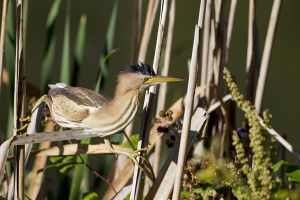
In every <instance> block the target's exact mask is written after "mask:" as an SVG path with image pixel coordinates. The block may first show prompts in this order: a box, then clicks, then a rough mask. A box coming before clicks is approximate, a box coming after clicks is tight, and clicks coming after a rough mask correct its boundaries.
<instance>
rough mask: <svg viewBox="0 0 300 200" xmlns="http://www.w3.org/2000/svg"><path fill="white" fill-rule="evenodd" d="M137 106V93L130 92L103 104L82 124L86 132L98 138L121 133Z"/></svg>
mask: <svg viewBox="0 0 300 200" xmlns="http://www.w3.org/2000/svg"><path fill="white" fill-rule="evenodd" d="M138 106H139V91H138V90H132V91H129V92H127V93H126V94H124V95H121V96H115V97H114V99H112V100H111V101H109V102H108V103H106V104H104V105H103V106H102V107H101V108H99V109H98V110H97V111H95V112H94V113H92V114H91V115H90V116H89V117H87V118H85V119H84V120H83V121H82V123H83V124H84V126H85V127H87V130H89V131H90V132H93V133H95V134H99V135H100V136H108V135H112V134H114V133H117V132H120V131H122V130H123V129H124V128H126V126H128V124H129V123H130V122H131V121H132V120H133V118H134V116H135V114H136V112H137V109H138Z"/></svg>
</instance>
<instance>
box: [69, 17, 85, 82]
mask: <svg viewBox="0 0 300 200" xmlns="http://www.w3.org/2000/svg"><path fill="white" fill-rule="evenodd" d="M85 32H86V15H82V16H81V17H80V22H79V27H78V31H77V37H76V43H75V51H74V67H73V68H74V69H73V75H72V77H71V78H72V83H71V85H73V86H76V85H77V81H78V74H79V70H80V68H81V67H82V60H83V54H84V44H85Z"/></svg>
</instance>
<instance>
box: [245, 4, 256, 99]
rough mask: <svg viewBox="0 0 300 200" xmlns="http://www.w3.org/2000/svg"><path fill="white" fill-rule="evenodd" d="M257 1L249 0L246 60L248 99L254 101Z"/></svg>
mask: <svg viewBox="0 0 300 200" xmlns="http://www.w3.org/2000/svg"><path fill="white" fill-rule="evenodd" d="M255 10H256V3H255V0H249V17H248V46H247V60H246V74H247V78H246V99H248V100H250V101H251V102H253V98H254V94H253V92H254V84H255V81H254V76H255V66H254V56H255V54H254V45H255V41H254V39H255V37H254V26H255V23H256V22H255V15H256V12H255ZM256 39H257V38H256Z"/></svg>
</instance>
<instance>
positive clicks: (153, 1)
mask: <svg viewBox="0 0 300 200" xmlns="http://www.w3.org/2000/svg"><path fill="white" fill-rule="evenodd" d="M158 5H159V0H150V1H149V3H148V10H147V14H146V21H145V26H144V31H143V37H142V41H141V46H140V51H139V56H138V60H139V61H141V62H144V61H145V60H146V55H147V51H148V44H149V41H150V36H151V33H152V28H153V24H154V21H155V17H156V13H157V9H158Z"/></svg>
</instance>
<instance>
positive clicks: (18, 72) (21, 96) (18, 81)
mask: <svg viewBox="0 0 300 200" xmlns="http://www.w3.org/2000/svg"><path fill="white" fill-rule="evenodd" d="M16 15H17V17H16V19H17V24H16V67H15V93H14V127H15V128H16V129H19V128H21V127H22V125H23V123H21V122H20V121H19V118H24V117H25V100H26V87H25V86H26V82H25V81H26V78H25V68H24V62H23V1H22V0H18V1H17V7H16ZM16 129H15V130H14V135H18V134H22V133H20V132H17V130H16ZM14 152H15V165H14V172H15V189H14V197H15V198H16V199H20V200H23V199H24V165H25V146H24V145H21V146H17V147H16V148H15V151H14Z"/></svg>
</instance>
